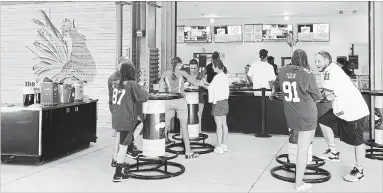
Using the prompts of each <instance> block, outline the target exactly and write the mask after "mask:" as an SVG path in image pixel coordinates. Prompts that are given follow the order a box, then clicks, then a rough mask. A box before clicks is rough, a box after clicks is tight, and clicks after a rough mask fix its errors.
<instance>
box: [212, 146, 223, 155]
mask: <svg viewBox="0 0 383 193" xmlns="http://www.w3.org/2000/svg"><path fill="white" fill-rule="evenodd" d="M214 152H215V153H217V154H223V149H222V147H221V146H218V147H216V148H215V149H214Z"/></svg>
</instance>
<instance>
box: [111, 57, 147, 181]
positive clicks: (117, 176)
mask: <svg viewBox="0 0 383 193" xmlns="http://www.w3.org/2000/svg"><path fill="white" fill-rule="evenodd" d="M120 76H121V78H120V80H119V81H118V82H117V81H116V82H114V87H113V95H112V109H111V111H112V126H113V129H115V130H117V132H118V134H119V148H118V154H117V159H116V161H117V165H116V170H115V173H114V176H113V182H121V181H124V180H127V179H129V177H130V176H129V175H128V174H127V173H126V172H124V168H125V166H126V164H125V157H126V156H127V155H128V156H131V157H137V155H138V154H137V152H131V153H132V154H127V151H128V146H129V145H132V144H133V132H134V130H135V128H136V127H137V124H139V121H138V120H137V116H138V114H137V104H138V103H143V102H146V101H148V99H149V94H148V93H147V92H146V91H145V89H144V88H143V87H142V86H140V85H139V84H138V83H137V81H136V80H135V79H136V70H135V68H134V64H133V62H131V61H123V62H122V63H121V67H120ZM133 154H136V155H133Z"/></svg>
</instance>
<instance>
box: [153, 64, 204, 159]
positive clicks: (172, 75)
mask: <svg viewBox="0 0 383 193" xmlns="http://www.w3.org/2000/svg"><path fill="white" fill-rule="evenodd" d="M181 68H182V60H181V59H180V58H179V57H175V58H173V59H172V69H171V70H168V71H166V72H164V73H163V74H162V76H161V79H160V82H159V92H167V93H178V94H181V95H182V96H183V98H180V99H175V100H171V101H167V102H166V112H165V127H166V134H165V135H166V145H170V144H172V143H173V142H172V141H170V140H169V130H170V122H171V119H172V118H173V117H174V116H175V112H177V116H178V119H179V120H180V130H181V134H182V140H183V141H184V144H185V158H186V159H193V158H198V157H199V155H198V153H195V152H193V151H192V150H191V148H190V140H189V132H188V128H187V124H188V107H187V103H186V100H185V97H184V96H185V90H184V81H185V79H184V78H186V80H187V81H188V82H190V83H192V84H193V85H196V86H202V85H204V84H205V83H204V82H203V81H197V80H196V79H194V78H192V77H191V76H190V75H189V74H188V73H187V72H185V71H181Z"/></svg>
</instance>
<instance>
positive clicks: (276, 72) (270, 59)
mask: <svg viewBox="0 0 383 193" xmlns="http://www.w3.org/2000/svg"><path fill="white" fill-rule="evenodd" d="M267 62H268V63H269V64H270V65H271V66H273V68H274V74H275V76H277V75H278V66H277V65H276V64H274V57H273V56H269V57H267Z"/></svg>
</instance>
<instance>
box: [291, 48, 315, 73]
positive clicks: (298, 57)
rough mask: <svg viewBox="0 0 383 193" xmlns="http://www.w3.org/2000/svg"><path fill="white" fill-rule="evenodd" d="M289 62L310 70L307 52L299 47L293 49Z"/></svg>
mask: <svg viewBox="0 0 383 193" xmlns="http://www.w3.org/2000/svg"><path fill="white" fill-rule="evenodd" d="M291 64H292V65H294V66H300V67H302V68H306V69H308V70H310V65H309V63H308V61H307V54H306V52H305V51H303V50H301V49H297V50H295V51H294V53H293V56H292V57H291Z"/></svg>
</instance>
